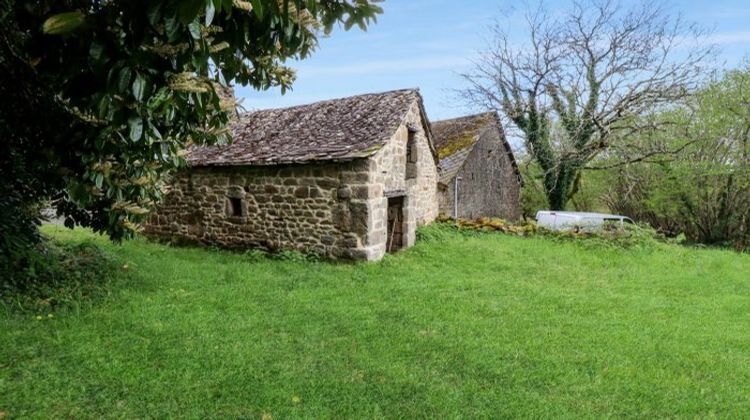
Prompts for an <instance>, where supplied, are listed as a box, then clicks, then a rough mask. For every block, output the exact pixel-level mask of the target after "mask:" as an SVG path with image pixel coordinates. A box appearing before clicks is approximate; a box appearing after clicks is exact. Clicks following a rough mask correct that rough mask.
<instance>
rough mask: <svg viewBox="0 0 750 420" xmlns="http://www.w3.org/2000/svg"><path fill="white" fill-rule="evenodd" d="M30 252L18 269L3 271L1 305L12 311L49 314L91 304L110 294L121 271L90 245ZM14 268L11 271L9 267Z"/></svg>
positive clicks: (53, 244)
mask: <svg viewBox="0 0 750 420" xmlns="http://www.w3.org/2000/svg"><path fill="white" fill-rule="evenodd" d="M36 249H37V251H38V252H29V253H27V254H26V255H25V258H27V260H26V261H24V265H23V267H21V268H15V269H8V268H9V267H2V269H3V272H5V273H6V277H5V278H4V279H3V282H2V284H0V288H1V290H0V293H1V294H2V303H3V305H5V306H6V307H7V308H8V309H10V310H13V311H37V312H39V311H41V312H52V311H55V310H59V309H61V308H62V307H66V306H71V305H72V306H80V305H83V304H87V303H91V302H94V301H95V300H97V299H99V298H101V297H103V296H106V295H107V294H108V293H110V290H109V286H110V283H111V282H112V280H113V279H115V278H117V276H118V273H117V272H118V271H123V270H125V269H126V268H127V266H125V268H123V267H122V266H120V265H118V264H117V263H116V261H115V260H114V259H113V258H112V257H111V256H110V255H109V254H108V253H106V252H104V251H102V250H101V249H100V248H99V247H98V246H97V245H95V244H93V243H90V242H82V243H78V244H72V243H65V242H55V241H49V242H45V243H44V245H41V244H40V245H38V246H37V248H36ZM11 268H13V267H11Z"/></svg>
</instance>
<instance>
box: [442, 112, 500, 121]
mask: <svg viewBox="0 0 750 420" xmlns="http://www.w3.org/2000/svg"><path fill="white" fill-rule="evenodd" d="M488 115H494V116H497V112H495V111H486V112H480V113H477V114H470V115H464V116H461V117H453V118H446V119H444V120H437V121H432V123H433V124H437V123H443V122H450V121H455V120H464V119H470V118H476V117H483V116H488Z"/></svg>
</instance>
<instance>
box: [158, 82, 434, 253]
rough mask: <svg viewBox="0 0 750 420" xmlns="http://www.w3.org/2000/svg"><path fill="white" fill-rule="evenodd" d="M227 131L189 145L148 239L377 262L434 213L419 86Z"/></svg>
mask: <svg viewBox="0 0 750 420" xmlns="http://www.w3.org/2000/svg"><path fill="white" fill-rule="evenodd" d="M230 128H231V131H232V134H233V139H234V141H233V143H232V144H230V145H225V146H215V147H200V148H193V149H191V150H189V153H188V162H189V166H190V167H189V169H188V170H185V171H183V172H182V173H179V174H178V175H177V176H176V178H175V180H174V182H173V183H172V185H171V190H170V192H169V193H168V194H167V195H166V197H165V199H164V201H163V203H162V205H161V206H160V208H159V209H158V210H157V211H156V212H155V213H154V214H153V215H152V216H151V217H150V220H149V223H148V224H147V226H146V233H147V234H148V235H150V236H155V237H162V238H168V239H172V240H182V241H187V242H194V243H199V244H206V245H217V246H221V247H226V248H261V249H268V250H279V249H295V250H300V251H305V252H315V253H318V254H322V255H325V256H329V257H333V258H347V259H363V260H377V259H379V258H381V257H382V256H383V255H384V254H385V253H386V252H391V251H395V250H398V249H400V248H405V247H409V246H411V245H412V244H414V241H415V237H416V234H415V231H416V227H417V226H418V225H421V224H426V223H429V222H431V221H432V220H434V219H435V218H436V217H437V215H438V200H437V182H438V170H437V153H436V150H435V148H434V146H433V143H432V134H431V132H430V126H429V123H428V121H427V117H426V115H425V111H424V107H423V104H422V97H421V95H420V94H419V92H418V91H417V90H398V91H392V92H385V93H377V94H367V95H359V96H353V97H349V98H343V99H335V100H328V101H322V102H317V103H313V104H309V105H302V106H296V107H292V108H285V109H271V110H263V111H256V112H249V113H244V114H241V115H240V116H239V117H238V118H237V119H236V120H235V121H234V122H233V123H232V124H231V127H230Z"/></svg>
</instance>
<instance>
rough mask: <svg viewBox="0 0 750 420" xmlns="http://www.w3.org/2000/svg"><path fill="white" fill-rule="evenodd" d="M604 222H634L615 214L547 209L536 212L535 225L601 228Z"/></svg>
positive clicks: (553, 228) (588, 228) (554, 227)
mask: <svg viewBox="0 0 750 420" xmlns="http://www.w3.org/2000/svg"><path fill="white" fill-rule="evenodd" d="M605 223H615V224H617V225H619V227H623V226H624V225H625V224H634V222H633V220H631V219H630V218H629V217H626V216H619V215H615V214H605V213H583V212H575V211H548V210H542V211H538V212H537V213H536V224H537V226H540V227H543V228H546V229H550V230H594V229H598V228H601V227H602V226H603V225H604V224H605Z"/></svg>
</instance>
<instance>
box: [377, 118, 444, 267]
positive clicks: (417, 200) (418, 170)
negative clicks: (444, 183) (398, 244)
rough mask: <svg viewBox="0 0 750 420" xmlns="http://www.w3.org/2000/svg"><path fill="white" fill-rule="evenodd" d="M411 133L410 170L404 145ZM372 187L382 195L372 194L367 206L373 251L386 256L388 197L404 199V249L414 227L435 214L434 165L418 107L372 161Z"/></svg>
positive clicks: (413, 236) (412, 240)
mask: <svg viewBox="0 0 750 420" xmlns="http://www.w3.org/2000/svg"><path fill="white" fill-rule="evenodd" d="M409 131H412V133H413V134H412V135H413V141H414V145H415V149H414V151H415V152H416V162H415V163H414V164H413V165H411V167H409V165H407V164H408V162H407V152H406V149H407V145H408V141H409ZM370 161H371V165H372V166H371V170H372V173H373V177H374V178H373V179H374V183H375V185H378V186H379V188H381V189H382V191H383V194H380V195H377V194H376V195H373V196H372V197H371V200H370V203H369V207H370V209H371V211H372V222H373V226H372V236H373V242H372V243H371V245H372V246H373V250H374V252H375V253H376V254H382V253H385V246H386V239H387V230H388V229H387V226H386V222H387V219H388V215H387V213H388V196H403V197H404V202H403V219H404V222H403V225H402V231H403V237H402V241H403V247H404V248H406V247H409V246H412V245H413V244H414V243H415V242H416V230H417V226H421V225H424V224H428V223H430V222H432V221H433V220H435V218H436V217H437V215H438V202H437V180H438V172H437V164H436V161H435V157H434V155H433V153H432V149H431V146H430V142H429V139H428V137H427V133H426V132H425V129H424V124H423V121H422V118H421V110H420V107H419V106H418V105H417V104H416V103H415V104H414V105H413V107H412V108H411V109H410V110H409V112H408V113H407V115H406V117H405V118H404V121H403V123H402V124H401V126H399V128H398V130H397V131H396V133H395V134H394V136H393V138H392V139H391V141H389V142H388V143H387V144H386V145H385V146H384V147H383V148H382V149H381V150H379V151H378V152H377V153H375V154H374V155H373V156H372V157H371V158H370Z"/></svg>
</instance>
